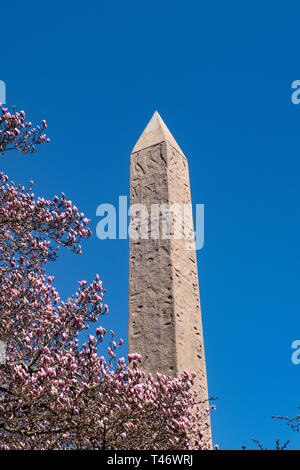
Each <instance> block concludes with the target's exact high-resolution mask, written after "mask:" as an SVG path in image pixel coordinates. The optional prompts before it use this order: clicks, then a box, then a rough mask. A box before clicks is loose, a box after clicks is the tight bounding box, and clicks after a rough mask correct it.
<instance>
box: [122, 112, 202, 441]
mask: <svg viewBox="0 0 300 470" xmlns="http://www.w3.org/2000/svg"><path fill="white" fill-rule="evenodd" d="M136 204H140V205H141V210H139V211H136V212H135V215H134V216H132V218H134V217H136V218H139V217H140V216H141V212H143V209H142V206H143V207H146V210H147V212H148V222H149V225H148V226H147V227H146V229H145V227H144V230H143V231H141V233H142V236H140V237H136V238H135V239H133V238H132V237H131V238H130V255H129V335H128V338H129V352H130V353H132V352H138V353H140V354H142V355H148V359H147V360H146V361H145V364H144V366H143V367H144V370H145V371H146V372H151V373H152V374H156V373H157V372H160V373H162V374H165V375H168V376H172V377H176V376H179V375H180V374H181V372H182V371H183V370H187V371H188V372H191V371H195V372H196V374H197V376H196V379H195V387H196V388H197V389H198V391H199V393H200V399H201V400H203V401H204V400H207V399H208V391H207V378H206V365H205V354H204V341H203V331H202V320H201V308H200V295H199V286H198V274H197V260H196V251H195V248H194V246H195V245H194V239H193V237H192V240H191V239H190V238H189V242H192V249H191V246H189V249H188V248H187V246H188V243H187V240H186V238H185V237H181V238H180V237H178V236H176V237H175V236H174V225H175V224H176V220H175V218H176V216H174V218H173V220H171V223H170V224H171V227H170V235H171V236H170V237H167V236H163V234H162V230H161V229H162V227H161V225H162V224H163V215H162V214H163V212H160V213H159V216H158V220H159V223H160V226H159V229H160V231H159V234H157V230H151V227H150V225H151V224H150V219H151V214H152V219H151V221H152V222H153V220H154V221H156V222H157V206H158V205H159V207H161V206H164V205H167V206H172V205H173V204H175V205H176V204H177V205H179V206H180V207H183V206H184V205H191V194H190V181H189V172H188V163H187V159H186V157H185V156H184V154H183V152H182V150H181V149H180V147H179V146H178V144H177V142H176V141H175V139H174V137H173V136H172V135H171V133H170V131H169V130H168V128H167V126H166V125H165V123H164V122H163V120H162V118H161V117H160V115H159V114H158V112H157V111H156V112H155V113H154V115H153V116H152V118H151V120H150V122H149V123H148V125H147V127H146V128H145V130H144V132H143V133H142V135H141V137H140V138H139V140H138V141H137V143H136V145H135V147H134V149H133V151H132V154H131V162H130V205H131V206H133V205H136ZM137 207H138V206H137ZM143 215H144V214H143ZM155 217H156V218H155ZM182 220H184V218H182ZM190 222H191V224H192V220H191V221H190ZM193 230H194V229H193V225H192V233H193V234H194V231H193ZM153 235H154V236H153ZM190 244H191V243H189V245H190ZM203 406H204V408H207V407H208V406H209V405H208V402H206V403H205V404H204V405H203ZM209 439H210V431H209Z"/></svg>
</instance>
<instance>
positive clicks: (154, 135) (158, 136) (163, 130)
mask: <svg viewBox="0 0 300 470" xmlns="http://www.w3.org/2000/svg"><path fill="white" fill-rule="evenodd" d="M161 142H169V144H171V145H172V146H173V147H174V148H175V149H176V150H177V151H178V152H179V153H181V155H184V153H183V151H182V150H181V148H180V147H179V145H178V144H177V142H176V140H175V139H174V137H173V136H172V134H171V132H170V131H169V129H168V128H167V126H166V124H165V123H164V121H163V120H162V118H161V116H160V114H159V113H158V111H155V112H154V114H153V116H152V118H151V119H150V121H149V122H148V124H147V126H146V127H145V129H144V132H143V133H142V135H141V137H140V138H139V140H138V141H137V143H136V144H135V146H134V148H133V150H132V152H131V153H135V152H139V151H140V150H143V149H145V148H147V147H151V146H152V145H157V144H159V143H161Z"/></svg>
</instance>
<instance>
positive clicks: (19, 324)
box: [0, 107, 209, 450]
mask: <svg viewBox="0 0 300 470" xmlns="http://www.w3.org/2000/svg"><path fill="white" fill-rule="evenodd" d="M1 108H2V116H1V117H0V152H1V153H5V152H6V151H8V150H11V149H16V150H18V151H20V152H22V153H28V152H34V151H35V150H36V147H37V146H38V145H40V144H44V143H46V142H48V141H49V139H47V137H46V135H45V134H44V133H43V132H44V130H45V129H46V127H47V124H46V122H45V121H43V122H42V124H41V126H37V127H36V128H33V127H32V125H31V123H30V122H26V120H25V113H24V112H23V111H21V112H20V113H17V112H15V110H14V113H13V114H10V113H9V112H8V111H7V109H6V108H3V107H0V111H1ZM32 184H33V183H32V182H31V183H30V185H29V187H28V188H27V189H26V188H25V187H22V186H16V185H15V184H14V183H13V182H10V181H9V180H8V177H7V176H5V175H4V174H2V173H0V340H1V341H2V342H3V343H4V344H5V345H6V355H5V361H2V364H1V365H0V449H99V450H100V449H151V450H156V449H206V448H208V447H209V444H208V443H207V442H206V440H205V436H206V435H207V432H206V431H207V430H206V427H207V426H208V425H207V417H208V415H209V409H208V408H207V409H206V411H204V412H203V411H201V410H203V404H201V406H200V404H199V403H197V401H198V398H197V391H194V390H193V379H194V376H193V375H189V374H188V373H187V372H183V374H182V375H181V377H178V378H169V377H166V376H164V375H161V374H157V375H155V376H152V375H151V374H149V375H146V374H145V373H144V372H143V371H142V368H143V367H142V360H143V359H142V357H141V356H140V355H138V354H133V355H129V356H128V361H127V364H126V363H125V360H124V358H122V357H120V358H117V350H118V348H119V347H120V346H121V345H122V342H123V341H122V339H120V340H119V341H117V342H116V341H115V340H114V332H113V331H109V330H106V329H104V328H102V327H101V326H100V325H98V322H99V319H100V317H101V316H102V315H105V314H106V313H107V312H108V308H107V306H106V305H105V304H103V286H102V282H101V281H100V279H99V276H98V275H97V276H96V277H95V280H94V281H93V282H92V283H91V284H88V283H87V282H86V281H80V282H79V283H78V284H79V286H78V289H77V291H76V292H75V293H74V296H73V297H70V298H68V299H67V300H62V299H61V298H60V296H59V293H58V291H57V290H56V288H55V286H54V278H53V276H49V275H48V276H47V274H46V270H45V266H46V263H47V262H48V261H53V260H55V259H56V258H57V256H58V250H59V248H60V247H65V248H67V249H70V250H72V251H73V252H75V253H81V247H80V240H81V239H84V238H87V237H89V236H90V235H91V231H90V229H89V228H88V223H89V220H88V219H87V218H86V217H85V216H84V214H83V213H81V212H79V210H78V209H77V207H76V206H74V205H73V204H72V202H71V201H69V200H67V198H66V197H65V195H64V194H62V195H61V196H60V197H58V196H55V197H54V198H53V199H52V200H45V199H44V198H37V199H35V196H34V194H33V193H32ZM91 324H96V325H95V328H96V329H95V331H96V333H95V335H94V336H93V335H89V334H88V331H87V330H88V328H89V326H90V325H91ZM103 351H104V352H103ZM206 406H207V405H206Z"/></svg>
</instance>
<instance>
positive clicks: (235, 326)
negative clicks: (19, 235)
mask: <svg viewBox="0 0 300 470" xmlns="http://www.w3.org/2000/svg"><path fill="white" fill-rule="evenodd" d="M0 16H1V38H2V40H1V46H0V47H1V59H0V80H4V81H5V82H6V86H7V104H8V105H13V104H15V105H16V106H17V107H18V108H19V109H25V110H26V111H27V114H28V115H29V116H30V120H31V121H32V122H37V121H40V120H41V119H47V121H48V126H49V127H48V131H49V132H48V134H49V136H50V137H51V144H49V145H48V146H45V147H43V148H42V149H41V151H40V152H39V153H38V154H36V155H34V156H23V155H14V154H13V153H12V152H11V154H9V155H8V156H6V157H5V158H3V157H1V169H2V170H4V171H5V172H6V173H7V174H8V175H9V176H11V177H12V179H13V180H14V181H16V182H21V183H26V182H28V181H29V180H30V179H33V180H35V182H36V186H35V194H36V195H43V196H52V195H54V194H56V193H60V192H61V191H64V192H65V193H66V195H67V197H68V198H70V199H72V200H73V202H74V203H75V204H76V205H77V206H78V207H79V208H80V209H81V210H82V211H83V212H85V213H86V214H87V216H88V217H89V218H91V219H92V222H91V228H92V229H93V231H94V232H95V227H96V224H97V221H98V219H97V217H96V207H97V206H98V205H99V204H101V203H103V202H110V203H113V204H117V201H118V196H119V195H126V194H128V191H129V155H130V151H131V150H132V147H133V146H134V144H135V142H136V140H137V138H138V137H139V135H140V133H141V131H142V130H143V128H144V127H145V125H146V124H147V122H148V120H149V119H150V117H151V115H152V113H153V112H154V110H155V109H157V110H158V111H159V112H160V114H161V116H162V117H163V119H164V120H165V122H166V124H167V125H168V127H169V128H170V130H171V132H172V133H173V135H174V136H175V138H176V140H177V141H178V143H179V145H180V146H181V148H182V149H183V151H184V152H185V154H186V155H187V157H188V160H189V165H190V176H191V190H192V199H193V203H194V204H196V203H204V204H205V246H204V248H203V249H202V250H201V251H198V269H199V282H200V294H201V303H202V310H203V322H204V332H205V346H206V357H207V369H208V382H209V392H210V395H213V396H219V400H218V402H217V403H216V405H217V410H216V412H215V413H214V417H213V435H214V441H215V443H218V444H219V445H220V447H221V448H223V449H229V448H240V447H241V446H242V445H246V446H247V447H252V444H251V440H250V439H251V437H255V438H257V439H260V440H261V441H262V442H263V443H264V444H265V445H267V446H271V445H272V442H273V441H274V439H275V438H277V437H280V438H291V441H292V443H291V448H300V440H299V435H298V434H293V433H292V432H291V431H289V429H288V428H287V427H286V426H285V425H284V424H283V423H280V422H277V421H274V420H272V419H271V415H273V414H283V415H293V414H296V413H297V406H299V405H300V394H299V390H298V384H299V377H300V365H299V366H295V365H293V364H292V362H291V354H292V350H291V343H292V341H293V340H295V339H300V316H299V313H300V295H299V278H300V276H299V274H300V272H299V271H300V266H299V260H300V249H299V240H300V223H299V199H300V198H299V196H300V190H299V172H300V163H299V162H300V160H299V159H300V140H299V136H300V105H298V106H296V105H293V104H292V102H291V99H290V96H291V83H292V81H293V80H296V79H300V58H299V44H300V28H299V24H300V5H299V2H296V1H289V2H285V1H277V0H269V1H262V0H260V1H258V0H251V1H246V0H244V1H243V2H241V1H239V0H236V1H230V0H229V1H225V0H224V1H221V0H219V1H216V0H210V1H208V0H207V1H202V2H199V1H196V0H193V1H189V2H185V3H184V2H182V1H177V0H172V1H171V0H163V1H157V0H153V1H151V2H143V1H135V0H134V1H127V2H124V1H117V2H102V1H100V2H99V1H89V2H74V1H72V2H70V1H64V2H62V1H60V2H58V1H56V0H52V1H51V2H47V3H45V2H37V1H32V2H21V1H17V2H13V3H9V2H4V3H3V4H2V5H1V11H0ZM49 271H50V272H51V273H54V274H55V276H56V283H57V286H58V288H59V290H60V292H61V294H62V297H63V296H68V295H69V294H71V293H72V292H73V290H74V289H75V288H76V287H77V280H79V279H87V280H92V279H93V277H94V275H95V274H96V273H97V272H99V274H100V275H101V278H102V280H103V282H104V285H105V287H106V288H107V290H108V292H107V295H106V302H107V303H108V304H109V307H110V316H109V317H107V319H106V321H105V324H106V326H110V327H111V328H113V329H114V330H115V331H116V333H117V335H118V336H121V337H124V338H126V339H127V315H128V307H127V299H128V293H127V283H128V241H126V240H110V241H100V240H98V239H97V238H96V236H95V235H93V237H92V239H91V240H90V241H88V242H87V243H84V253H83V255H82V256H76V255H70V254H68V253H64V255H63V256H62V257H61V259H60V260H59V261H57V262H56V263H54V264H51V265H49ZM126 347H127V343H126V342H125V346H124V355H125V354H126Z"/></svg>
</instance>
